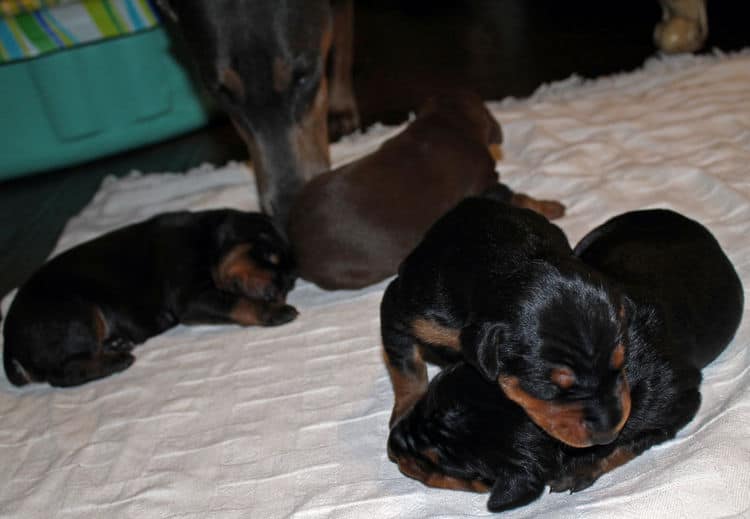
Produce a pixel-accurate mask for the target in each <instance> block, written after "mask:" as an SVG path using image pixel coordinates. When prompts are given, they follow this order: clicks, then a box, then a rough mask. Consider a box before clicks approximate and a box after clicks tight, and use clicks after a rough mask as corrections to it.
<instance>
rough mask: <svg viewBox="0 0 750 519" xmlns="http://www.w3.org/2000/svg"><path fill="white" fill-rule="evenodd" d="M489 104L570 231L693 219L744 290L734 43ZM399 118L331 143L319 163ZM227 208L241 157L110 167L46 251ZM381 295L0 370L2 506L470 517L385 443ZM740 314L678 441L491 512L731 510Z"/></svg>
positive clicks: (747, 445)
mask: <svg viewBox="0 0 750 519" xmlns="http://www.w3.org/2000/svg"><path fill="white" fill-rule="evenodd" d="M491 107H492V109H493V113H494V114H495V115H496V117H497V118H498V120H499V121H500V122H501V124H502V126H503V130H504V134H505V144H504V153H505V159H504V160H503V161H502V162H500V163H499V164H498V171H499V173H500V175H501V178H502V179H503V180H504V181H505V182H507V183H508V184H509V185H510V186H511V187H513V188H514V189H516V190H518V191H523V192H528V193H531V194H533V195H535V196H540V197H549V198H555V199H559V200H562V201H563V202H564V203H566V204H567V207H568V214H567V216H565V218H563V219H562V220H560V221H559V224H560V225H561V227H562V228H563V229H564V230H565V231H566V233H567V234H568V236H569V238H570V240H571V243H575V242H576V241H577V240H578V239H579V238H580V237H581V236H582V235H583V234H585V233H586V232H587V231H588V230H589V229H591V228H592V227H594V226H595V225H597V224H599V223H601V222H602V221H604V220H605V219H606V218H609V217H610V216H613V215H615V214H617V213H620V212H622V211H626V210H631V209H637V208H646V207H669V208H672V209H675V210H677V211H680V212H683V213H684V214H686V215H688V216H690V217H692V218H695V219H697V220H699V221H701V222H703V223H704V224H705V225H706V226H707V227H708V228H710V229H711V230H712V231H713V232H714V233H715V234H716V236H717V238H718V240H719V242H720V243H721V244H722V245H723V246H724V247H725V249H726V251H727V252H728V254H729V256H730V258H731V259H732V261H733V262H734V264H735V266H736V268H737V270H738V272H739V273H740V276H741V277H742V279H743V281H744V283H745V286H750V233H749V231H750V176H748V170H749V169H750V53H740V54H737V55H732V56H711V57H702V58H695V57H678V58H669V59H662V60H652V61H649V62H648V63H646V65H645V66H644V68H643V69H642V70H640V71H637V72H635V73H631V74H624V75H619V76H616V77H611V78H604V79H601V80H597V81H593V82H583V81H581V80H579V79H576V78H571V79H569V80H567V81H563V82H561V83H558V84H554V85H551V86H548V87H544V88H542V89H540V91H539V92H537V93H536V94H535V95H534V96H533V97H532V98H531V99H529V100H505V101H503V102H500V103H492V104H491ZM396 131H398V128H383V127H379V128H375V129H373V130H371V131H370V132H368V133H367V134H365V135H358V136H354V137H350V138H347V139H345V140H344V142H341V143H338V144H336V145H334V147H333V155H334V159H335V161H336V162H337V163H341V162H343V161H346V160H349V159H351V158H353V157H356V156H358V155H360V154H362V153H365V152H367V151H369V150H372V149H373V148H374V147H376V146H377V145H378V143H379V142H381V141H382V139H383V138H385V137H386V136H388V135H391V134H393V133H395V132H396ZM224 206H231V207H238V208H243V209H255V208H257V200H256V197H255V193H254V181H253V179H252V177H251V173H250V172H249V171H248V170H247V169H246V168H245V166H244V165H241V164H229V165H227V166H225V167H222V168H219V169H214V168H212V167H208V166H207V167H203V168H200V169H198V170H196V171H191V172H189V173H188V174H186V175H183V174H159V175H140V174H133V175H131V176H129V177H127V178H124V179H120V180H115V179H113V178H110V179H107V180H106V181H105V182H104V183H103V185H102V187H101V190H100V192H99V193H98V194H97V195H96V197H95V199H94V200H93V201H92V202H91V204H90V205H89V206H88V207H87V208H86V209H85V210H84V211H83V212H82V213H81V214H80V215H79V216H77V217H76V218H74V219H72V220H71V221H70V222H69V224H68V226H67V228H66V230H65V232H64V234H63V236H62V238H61V240H60V243H59V245H58V248H57V251H59V250H63V249H65V248H68V247H70V246H72V245H74V244H77V243H80V242H81V241H83V240H86V239H89V238H91V237H93V236H95V235H98V234H100V233H102V232H104V231H107V230H110V229H113V228H116V227H119V226H122V225H125V224H128V223H131V222H134V221H137V220H141V219H143V218H145V217H147V216H150V215H152V214H155V213H158V212H164V211H169V210H176V209H184V208H189V209H193V210H198V209H206V208H213V207H224ZM685 282H686V283H689V282H690V280H685ZM384 287H385V283H381V284H379V285H376V286H373V287H370V288H367V289H364V290H359V291H351V292H323V291H321V290H319V289H317V288H315V287H313V286H311V285H309V284H307V283H298V285H297V288H296V289H295V290H294V291H293V292H292V294H291V295H290V301H291V303H292V304H294V305H296V306H297V308H298V309H299V310H300V312H301V315H300V316H299V318H298V319H297V320H296V321H294V322H292V323H291V324H288V325H285V326H281V327H278V328H241V327H238V326H198V327H192V328H188V327H182V326H180V327H177V328H175V329H173V330H171V331H169V332H168V333H165V334H164V335H162V336H159V337H156V338H154V339H152V340H150V341H148V342H147V343H146V344H144V345H142V346H140V347H139V348H137V349H136V350H135V354H136V357H137V360H136V362H135V364H134V365H133V366H132V367H131V368H130V369H128V370H127V371H125V372H123V373H122V374H119V375H116V376H113V377H110V378H107V379H104V380H101V381H98V382H95V383H92V384H88V385H85V386H82V387H78V388H73V389H66V390H60V389H51V388H49V387H47V386H42V385H38V386H34V387H26V388H24V389H21V390H19V389H16V388H13V387H12V386H11V385H10V384H9V383H8V382H7V381H6V380H5V378H4V377H2V376H0V415H1V416H2V420H1V421H0V467H1V469H0V470H2V476H0V481H2V484H0V515H2V516H8V517H18V518H24V519H36V518H45V519H46V518H50V517H56V518H102V517H127V518H130V517H133V518H139V519H146V518H156V517H159V518H167V517H169V518H171V517H175V518H204V517H220V518H234V517H236V518H248V517H252V518H260V519H267V518H274V517H287V516H293V517H298V518H323V517H334V518H338V517H342V518H343V517H364V518H368V519H370V518H377V519H382V518H389V517H392V518H422V517H477V516H484V515H489V514H488V512H487V511H486V509H485V502H486V499H487V496H486V495H480V494H471V493H463V492H456V491H448V490H434V489H428V488H425V487H424V486H422V485H421V484H420V483H417V482H416V481H413V480H410V479H407V478H405V477H404V476H402V475H401V474H400V473H399V472H398V470H397V469H396V466H395V465H393V464H392V463H390V462H389V461H388V459H387V457H386V452H385V441H386V436H387V432H388V430H387V421H388V415H389V411H390V408H391V403H392V393H391V387H390V383H389V381H388V377H387V374H386V370H385V368H384V366H383V362H382V359H381V354H380V335H379V318H378V305H379V302H380V298H381V295H382V292H383V289H384ZM8 304H9V298H7V299H6V301H5V302H4V308H5V309H6V311H7V307H8ZM747 321H748V319H747V312H745V319H744V323H743V325H742V326H741V328H740V330H739V332H738V334H737V336H736V338H735V339H734V341H733V342H732V343H731V344H730V345H729V347H728V348H727V350H726V351H725V352H724V353H723V354H722V355H721V357H720V358H719V359H718V360H716V361H715V362H714V363H713V364H712V365H710V366H709V367H708V368H707V369H706V370H705V371H704V375H705V381H704V383H703V388H702V393H703V404H702V405H701V408H700V411H699V413H698V415H697V416H696V417H695V419H694V420H693V421H692V422H691V423H690V424H689V425H688V426H687V427H685V428H684V429H683V430H682V431H681V432H680V433H679V435H678V437H677V438H676V439H675V440H673V441H670V442H667V443H665V444H662V445H660V446H657V447H655V448H653V449H651V450H649V451H647V452H646V453H644V454H643V455H642V456H640V457H639V458H637V459H635V460H634V461H632V462H630V463H628V464H627V465H625V466H624V467H622V468H619V469H617V470H615V471H614V472H612V473H610V474H607V475H605V476H604V477H602V478H601V479H600V480H599V481H598V482H597V483H596V484H595V485H594V486H593V487H591V488H590V489H588V490H586V491H583V492H580V493H578V494H574V495H567V494H565V495H562V494H548V493H545V495H544V496H542V498H540V499H539V500H538V501H536V502H534V503H532V504H531V505H529V506H527V507H525V508H522V509H520V510H517V511H514V512H512V513H509V514H506V515H505V517H548V518H566V517H576V518H593V517H606V518H611V517H617V518H638V519H641V518H644V517H645V518H648V519H656V518H669V519H674V518H679V517H700V518H709V517H749V516H750V481H749V480H750V391H749V390H748V387H749V386H750V374H749V373H748V371H749V366H750V349H749V348H748V343H749V342H750V329H748V322H747Z"/></svg>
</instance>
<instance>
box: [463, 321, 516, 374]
mask: <svg viewBox="0 0 750 519" xmlns="http://www.w3.org/2000/svg"><path fill="white" fill-rule="evenodd" d="M507 329H508V327H507V325H506V324H505V323H502V322H483V323H478V324H472V325H471V326H467V327H466V328H464V329H463V330H461V349H462V350H463V352H464V355H465V357H466V361H467V362H468V363H469V364H471V365H473V366H474V367H475V368H476V369H478V370H479V371H480V372H481V373H482V375H484V376H485V377H486V378H487V379H488V380H490V381H493V382H494V381H496V380H497V377H498V376H500V370H501V369H502V365H503V359H502V350H503V348H504V344H505V341H506V339H507Z"/></svg>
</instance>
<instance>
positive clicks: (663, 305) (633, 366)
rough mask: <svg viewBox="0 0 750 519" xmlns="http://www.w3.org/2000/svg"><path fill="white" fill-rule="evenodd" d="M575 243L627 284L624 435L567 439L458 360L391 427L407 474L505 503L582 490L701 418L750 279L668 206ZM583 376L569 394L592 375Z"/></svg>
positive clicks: (497, 505)
mask: <svg viewBox="0 0 750 519" xmlns="http://www.w3.org/2000/svg"><path fill="white" fill-rule="evenodd" d="M575 252H576V254H578V255H579V256H581V257H582V258H583V259H585V260H586V262H587V264H589V265H590V266H591V267H595V268H597V269H599V270H600V271H602V272H604V273H606V274H607V276H608V280H609V283H612V284H616V285H619V290H622V291H624V292H625V293H626V296H625V306H624V313H625V314H626V315H625V320H626V324H627V331H626V333H625V334H623V336H622V337H621V338H620V340H621V341H622V343H623V344H624V345H625V348H624V349H623V354H624V359H623V360H624V365H625V366H626V370H625V371H626V374H627V385H628V386H629V387H630V390H631V409H630V414H629V418H628V420H627V422H626V423H625V425H624V427H623V429H622V430H621V431H620V434H619V435H618V436H617V438H616V439H615V440H614V441H613V442H611V443H609V444H607V445H598V446H592V447H589V448H582V449H575V448H571V447H569V446H567V445H565V444H563V443H562V442H559V441H557V440H555V439H554V438H552V437H551V436H549V435H547V434H544V432H543V431H542V430H541V429H540V428H538V427H536V426H535V425H534V424H533V423H532V421H531V420H530V419H529V417H528V416H527V415H526V414H525V413H524V412H523V410H522V408H521V407H520V406H516V405H515V404H514V403H513V402H511V401H510V399H508V398H507V397H506V396H505V395H504V394H503V393H502V392H499V391H497V388H496V386H495V385H494V384H492V383H491V382H487V381H486V380H484V379H483V377H481V375H480V374H479V373H478V372H476V371H474V370H472V369H470V368H469V367H468V366H466V365H465V364H461V365H458V366H454V367H450V368H448V369H446V370H444V371H442V372H441V373H439V374H438V375H437V376H436V377H435V378H434V379H433V381H431V382H430V385H429V390H428V392H427V393H426V394H425V395H424V396H423V397H422V398H421V399H420V400H419V401H417V403H416V404H415V405H414V407H413V409H412V410H411V411H410V412H409V413H408V414H406V415H405V416H403V417H402V418H401V420H399V421H398V422H397V423H396V425H395V426H394V427H393V429H392V430H391V433H390V436H389V440H388V452H389V456H390V457H391V459H392V460H393V461H394V462H396V463H398V465H399V468H400V469H401V471H402V472H403V473H404V474H406V475H408V476H410V477H413V478H415V479H418V480H420V481H423V482H424V483H425V484H427V485H430V486H437V487H441V488H453V489H460V490H472V491H479V492H481V491H486V490H487V489H490V488H491V489H492V490H491V494H490V499H489V502H488V507H489V508H490V510H493V511H499V510H505V509H508V508H512V507H515V506H520V505H523V504H525V503H528V502H530V501H532V500H533V499H536V498H537V497H538V496H539V495H540V494H541V493H542V491H543V489H544V486H545V484H549V485H550V486H551V488H552V490H553V491H558V492H559V491H564V490H570V491H579V490H582V489H584V488H586V487H588V486H589V485H591V484H592V483H593V482H594V481H596V479H597V478H598V477H600V476H601V475H602V474H604V473H605V472H607V471H609V470H612V469H614V468H615V467H617V466H620V465H622V464H623V463H625V462H627V461H628V460H630V459H632V458H633V457H635V456H637V455H638V454H640V453H642V452H643V451H645V450H646V449H648V448H650V447H651V446H653V445H655V444H657V443H660V442H663V441H666V440H668V439H671V438H672V437H674V435H675V434H676V433H677V431H678V430H679V429H680V428H682V427H683V426H684V425H685V424H687V423H688V422H689V421H690V420H691V419H692V418H693V416H694V415H695V412H696V411H697V409H698V406H699V403H700V394H699V391H698V389H699V384H700V380H701V375H700V370H701V368H702V367H704V366H705V365H706V364H708V363H709V362H711V361H712V360H713V359H714V358H715V357H716V356H718V355H719V353H720V352H721V351H722V350H723V349H724V348H725V347H726V346H727V344H728V343H729V342H730V341H731V339H732V337H733V336H734V333H735V332H736V330H737V327H738V326H739V322H740V319H741V315H742V309H743V289H742V285H741V283H740V280H739V278H738V276H737V274H736V272H735V271H734V268H733V267H732V265H731V263H730V262H729V260H728V259H727V257H726V255H725V254H724V253H723V252H722V250H721V248H720V247H719V245H718V243H717V242H716V240H715V239H714V238H713V236H712V235H711V234H710V233H709V232H708V231H707V230H706V229H705V228H704V227H703V226H701V225H700V224H698V223H697V222H694V221H692V220H689V219H687V218H685V217H683V216H680V215H678V214H676V213H673V212H671V211H664V210H651V211H637V212H632V213H626V214H624V215H621V216H618V217H616V218H614V219H612V220H610V221H609V222H607V223H606V224H604V225H602V226H600V227H598V228H597V229H595V230H594V231H592V232H591V233H589V234H588V235H587V236H586V237H585V238H584V239H583V240H582V241H581V242H580V243H579V244H578V246H577V247H576V250H575ZM688 279H689V280H691V282H690V283H686V282H685V280H688ZM570 369H571V370H572V369H574V368H573V367H572V366H570ZM580 375H581V371H580V370H579V371H578V372H576V373H573V378H574V380H573V381H572V382H571V383H570V386H569V388H568V391H569V392H570V393H571V396H573V395H575V394H580V392H581V389H580V386H583V385H586V384H589V383H590V379H588V378H583V377H581V376H580ZM618 376H619V374H618V373H617V371H616V370H614V369H613V370H612V373H611V377H612V378H617V377H618Z"/></svg>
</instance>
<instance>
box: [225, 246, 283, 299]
mask: <svg viewBox="0 0 750 519" xmlns="http://www.w3.org/2000/svg"><path fill="white" fill-rule="evenodd" d="M251 249H252V245H251V244H249V243H243V244H240V245H237V246H235V247H233V248H232V249H231V250H230V251H229V252H228V253H226V254H225V255H224V257H223V258H222V259H221V261H220V262H219V265H218V266H217V267H216V269H215V272H214V273H213V278H214V284H215V285H216V287H217V288H218V289H219V290H225V291H227V292H235V291H236V290H235V287H236V286H238V287H239V288H240V289H241V292H242V295H245V296H247V297H251V298H253V297H257V298H262V297H263V295H264V293H265V291H266V288H268V286H269V285H272V284H273V272H272V271H270V270H268V269H264V268H260V267H259V266H258V265H256V264H255V262H254V261H252V259H250V257H249V256H248V253H249V252H250V250H251Z"/></svg>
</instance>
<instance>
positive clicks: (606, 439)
mask: <svg viewBox="0 0 750 519" xmlns="http://www.w3.org/2000/svg"><path fill="white" fill-rule="evenodd" d="M618 433H619V431H601V432H599V431H597V432H592V433H591V435H590V439H591V444H592V445H606V444H608V443H612V442H613V441H615V438H617V435H618Z"/></svg>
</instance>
